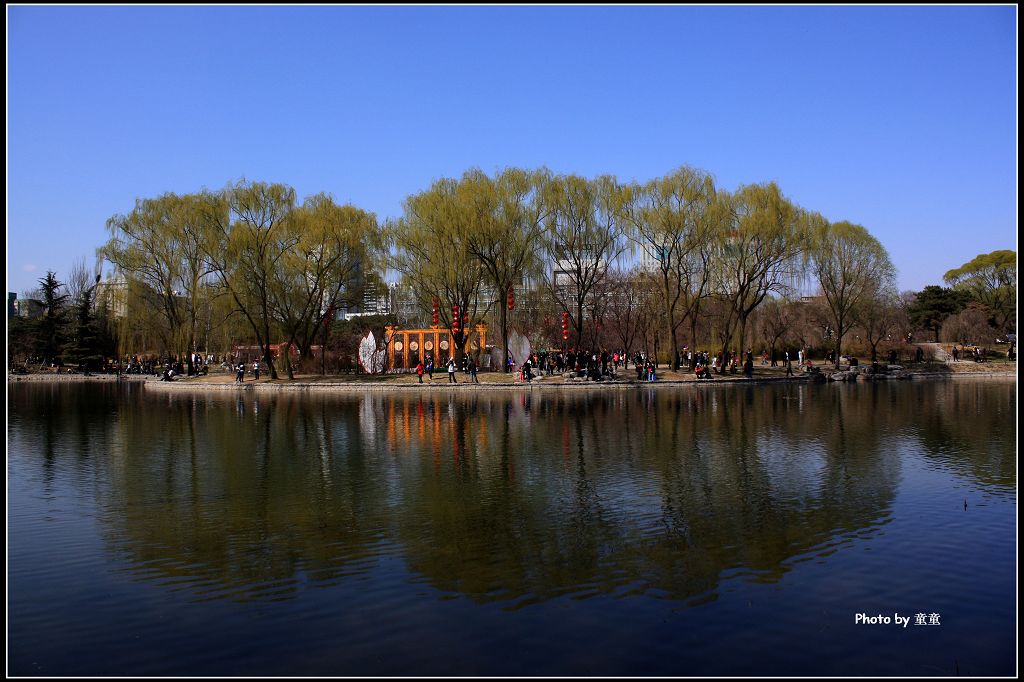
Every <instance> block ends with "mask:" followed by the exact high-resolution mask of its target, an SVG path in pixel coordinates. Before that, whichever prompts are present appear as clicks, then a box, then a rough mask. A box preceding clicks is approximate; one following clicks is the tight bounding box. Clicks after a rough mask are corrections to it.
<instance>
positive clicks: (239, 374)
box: [235, 362, 245, 383]
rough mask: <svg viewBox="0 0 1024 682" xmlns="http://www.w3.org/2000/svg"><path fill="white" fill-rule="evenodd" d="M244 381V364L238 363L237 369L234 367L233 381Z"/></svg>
mask: <svg viewBox="0 0 1024 682" xmlns="http://www.w3.org/2000/svg"><path fill="white" fill-rule="evenodd" d="M244 380H245V363H243V362H239V363H238V367H235V381H236V382H238V383H242V382H243V381H244Z"/></svg>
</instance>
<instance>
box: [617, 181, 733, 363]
mask: <svg viewBox="0 0 1024 682" xmlns="http://www.w3.org/2000/svg"><path fill="white" fill-rule="evenodd" d="M724 209H725V207H724V206H723V204H722V201H721V199H720V197H719V196H718V193H717V192H716V190H715V185H714V181H713V180H712V178H711V176H710V175H708V174H707V173H705V172H704V171H701V170H697V169H694V168H689V167H682V168H679V169H677V170H675V171H673V172H672V173H670V174H668V175H666V176H665V177H663V178H657V179H655V180H651V181H650V182H648V183H646V184H644V185H639V186H634V187H632V188H629V190H628V194H627V195H626V197H625V201H624V202H623V205H622V210H623V213H624V215H625V216H626V220H627V222H628V224H629V227H630V237H631V239H632V240H633V242H634V243H635V244H636V246H637V247H638V248H639V249H640V251H641V253H643V254H644V258H645V259H646V260H648V261H649V262H650V263H651V264H652V265H651V266H650V267H649V274H650V275H651V276H652V277H654V279H655V280H656V281H657V285H658V288H659V289H660V292H659V293H660V294H661V304H662V313H663V320H662V321H663V324H664V331H665V332H666V334H667V336H668V338H669V339H670V343H671V348H672V362H673V363H675V362H676V360H677V359H678V357H679V340H678V330H679V328H680V327H681V326H682V324H683V323H684V322H685V321H686V320H689V321H690V338H691V343H693V341H694V337H695V336H696V326H697V314H698V311H699V309H700V304H701V302H702V301H703V300H704V298H705V297H706V296H707V295H708V285H709V283H710V277H711V268H710V267H709V264H710V261H711V259H712V255H713V253H714V245H715V243H716V239H717V235H718V233H719V232H721V230H722V224H723V221H724V220H725V218H726V217H727V216H728V215H729V214H728V211H726V210H724Z"/></svg>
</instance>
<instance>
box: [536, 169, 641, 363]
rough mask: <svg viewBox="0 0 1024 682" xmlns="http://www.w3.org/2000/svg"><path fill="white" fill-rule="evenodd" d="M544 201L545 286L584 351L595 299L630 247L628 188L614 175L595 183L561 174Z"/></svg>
mask: <svg viewBox="0 0 1024 682" xmlns="http://www.w3.org/2000/svg"><path fill="white" fill-rule="evenodd" d="M543 200H544V203H545V205H546V208H547V215H546V217H545V219H544V227H545V229H544V233H543V240H542V243H543V245H544V255H545V257H546V259H547V266H546V267H545V269H544V283H545V286H546V289H547V290H548V292H549V293H550V295H551V296H552V298H553V299H554V300H555V301H556V302H557V303H558V305H559V306H560V307H561V308H562V310H564V311H565V312H568V313H569V322H570V324H571V325H572V327H573V331H574V333H575V337H576V338H575V345H576V347H577V348H580V349H582V348H584V347H585V346H586V345H588V344H586V343H585V339H584V337H583V325H584V323H585V322H586V320H587V319H588V318H593V317H594V316H593V312H594V307H595V300H594V299H595V296H596V295H597V293H598V291H599V289H600V288H601V284H602V283H603V282H604V280H605V278H606V277H607V276H608V270H609V268H610V267H611V265H612V264H613V263H615V262H616V261H618V260H619V258H620V257H621V255H622V253H623V251H624V250H625V247H626V243H625V238H626V223H625V219H624V218H623V214H622V210H621V205H622V201H623V188H622V187H621V185H619V183H618V182H617V181H616V180H615V178H613V177H612V176H610V175H605V176H601V177H599V178H596V179H593V180H588V179H587V178H583V177H580V176H578V175H560V176H557V177H554V178H552V179H551V180H549V181H548V182H547V183H545V186H544V194H543ZM595 338H596V335H595Z"/></svg>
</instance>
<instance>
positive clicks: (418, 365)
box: [416, 360, 423, 384]
mask: <svg viewBox="0 0 1024 682" xmlns="http://www.w3.org/2000/svg"><path fill="white" fill-rule="evenodd" d="M416 377H417V378H418V379H419V380H420V383H421V384H422V383H423V361H422V360H421V361H420V362H417V363H416Z"/></svg>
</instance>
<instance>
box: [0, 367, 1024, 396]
mask: <svg viewBox="0 0 1024 682" xmlns="http://www.w3.org/2000/svg"><path fill="white" fill-rule="evenodd" d="M408 377H409V375H389V376H387V377H384V378H382V379H378V380H377V381H374V382H368V381H358V380H340V381H339V380H334V381H332V380H330V379H324V380H319V377H317V379H318V380H316V381H308V380H306V381H304V380H303V379H302V378H298V379H295V380H294V381H289V380H287V379H278V380H277V381H273V380H270V379H263V380H261V381H259V382H255V381H252V380H251V379H248V380H247V381H246V382H244V383H242V384H239V383H237V382H235V381H234V377H233V375H227V374H225V375H213V376H206V377H190V378H184V379H177V380H175V381H170V382H167V381H161V380H160V379H159V378H158V377H153V376H139V375H121V377H118V376H117V375H114V374H92V375H89V376H85V375H83V374H22V375H14V374H8V375H7V383H8V385H9V386H10V385H11V384H15V383H22V382H24V383H50V384H60V383H118V382H119V381H120V382H132V383H139V384H142V385H144V386H145V387H146V389H147V390H149V389H151V388H152V389H154V390H158V391H171V392H174V391H193V392H194V391H198V392H208V391H217V392H223V391H235V392H238V391H242V392H250V391H260V392H261V393H263V392H295V391H298V392H309V393H321V392H327V393H378V392H381V391H394V390H401V391H403V392H406V391H420V392H423V391H426V392H431V393H434V392H438V391H453V390H454V391H458V392H466V391H488V392H489V391H510V390H511V391H516V392H521V391H530V392H532V391H538V390H539V391H544V392H547V391H551V390H569V391H578V390H583V391H608V390H625V389H641V388H658V387H677V388H678V387H684V386H700V385H705V384H707V385H714V386H723V385H733V384H738V385H745V386H753V385H764V384H774V383H784V384H811V383H825V384H846V383H868V382H867V381H856V382H842V381H830V380H828V379H826V380H825V381H823V382H821V381H819V382H815V380H814V379H812V375H808V374H803V375H797V376H791V377H787V376H763V375H762V376H757V374H755V375H754V377H753V378H752V379H747V378H745V377H742V376H728V377H720V378H719V377H715V378H712V379H701V380H697V379H696V378H689V377H688V378H685V379H683V378H664V379H658V380H657V381H654V382H648V381H636V380H635V379H631V380H608V381H601V382H592V381H579V382H576V381H572V382H567V381H565V380H563V379H562V377H561V376H557V377H544V378H538V379H535V380H534V381H533V383H529V384H524V383H519V382H508V383H506V382H497V381H490V382H481V383H470V382H468V381H465V380H461V381H459V383H457V384H450V383H448V381H447V380H444V381H441V380H434V381H433V382H425V383H422V384H420V383H419V382H417V381H415V380H409V379H408ZM553 378H557V379H559V381H552V379H553ZM954 378H955V379H984V380H999V381H1006V380H1014V381H1016V378H1017V372H1016V367H1015V366H1014V367H1006V368H1005V369H1001V371H983V372H976V371H963V372H955V371H949V372H935V371H931V372H913V371H908V372H907V375H906V377H905V378H902V379H886V380H884V382H885V383H889V382H903V381H921V380H949V379H954Z"/></svg>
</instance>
